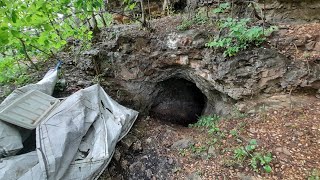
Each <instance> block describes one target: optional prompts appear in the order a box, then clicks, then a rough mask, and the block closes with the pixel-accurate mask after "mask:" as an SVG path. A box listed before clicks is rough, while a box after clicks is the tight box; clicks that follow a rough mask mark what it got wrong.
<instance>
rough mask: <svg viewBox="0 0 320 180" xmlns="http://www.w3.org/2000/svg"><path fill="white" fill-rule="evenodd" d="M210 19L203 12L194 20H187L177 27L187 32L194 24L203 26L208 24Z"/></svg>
mask: <svg viewBox="0 0 320 180" xmlns="http://www.w3.org/2000/svg"><path fill="white" fill-rule="evenodd" d="M208 20H209V19H208V18H207V17H206V16H205V15H204V13H203V12H198V13H197V14H196V15H195V16H194V17H193V18H192V19H188V18H185V19H183V21H182V22H181V24H180V25H179V26H178V27H177V30H179V31H185V30H187V29H189V28H190V27H191V26H192V25H193V24H197V25H201V24H205V23H207V22H208Z"/></svg>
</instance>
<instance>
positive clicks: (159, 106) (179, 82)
mask: <svg viewBox="0 0 320 180" xmlns="http://www.w3.org/2000/svg"><path fill="white" fill-rule="evenodd" d="M157 88H158V90H159V91H158V94H157V96H156V97H155V98H154V100H153V104H152V106H151V110H150V116H151V117H153V118H157V119H160V120H162V121H167V122H170V123H173V124H179V125H182V126H188V125H189V124H193V123H195V122H197V120H198V117H199V116H201V114H202V112H203V109H204V107H205V104H206V101H207V98H206V96H205V95H204V94H202V92H201V91H200V89H199V88H198V87H197V86H196V85H195V84H194V83H192V82H190V81H187V80H185V79H181V78H170V79H168V80H165V81H162V82H159V83H158V85H157Z"/></svg>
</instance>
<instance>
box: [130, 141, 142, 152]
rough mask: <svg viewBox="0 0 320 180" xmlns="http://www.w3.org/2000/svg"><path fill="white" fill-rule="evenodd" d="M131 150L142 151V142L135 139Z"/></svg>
mask: <svg viewBox="0 0 320 180" xmlns="http://www.w3.org/2000/svg"><path fill="white" fill-rule="evenodd" d="M132 150H133V152H141V151H142V144H141V141H140V140H137V141H136V142H134V143H133V145H132Z"/></svg>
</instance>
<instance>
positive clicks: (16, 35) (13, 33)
mask: <svg viewBox="0 0 320 180" xmlns="http://www.w3.org/2000/svg"><path fill="white" fill-rule="evenodd" d="M10 32H11V34H12V36H13V37H16V38H19V37H20V32H19V31H16V30H11V31H10Z"/></svg>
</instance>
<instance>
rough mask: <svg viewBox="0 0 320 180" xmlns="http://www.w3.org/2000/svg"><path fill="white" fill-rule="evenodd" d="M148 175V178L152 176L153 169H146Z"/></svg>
mask: <svg viewBox="0 0 320 180" xmlns="http://www.w3.org/2000/svg"><path fill="white" fill-rule="evenodd" d="M146 176H147V177H148V178H151V177H152V171H151V169H147V170H146Z"/></svg>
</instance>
